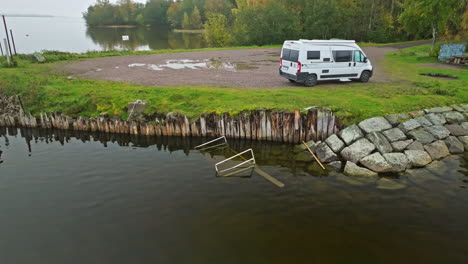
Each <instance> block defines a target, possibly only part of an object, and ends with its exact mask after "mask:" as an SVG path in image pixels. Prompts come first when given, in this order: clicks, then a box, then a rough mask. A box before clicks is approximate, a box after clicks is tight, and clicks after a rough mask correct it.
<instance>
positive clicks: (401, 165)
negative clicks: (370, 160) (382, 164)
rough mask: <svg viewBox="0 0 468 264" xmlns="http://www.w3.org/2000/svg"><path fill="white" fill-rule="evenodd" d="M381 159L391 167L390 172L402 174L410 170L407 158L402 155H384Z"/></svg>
mask: <svg viewBox="0 0 468 264" xmlns="http://www.w3.org/2000/svg"><path fill="white" fill-rule="evenodd" d="M383 157H384V159H385V160H386V161H387V162H388V164H390V166H391V167H392V170H391V171H392V172H403V171H405V170H406V169H409V168H411V163H410V161H409V159H408V157H406V155H405V154H403V153H385V154H383Z"/></svg>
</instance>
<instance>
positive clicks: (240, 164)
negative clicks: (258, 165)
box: [216, 158, 255, 173]
mask: <svg viewBox="0 0 468 264" xmlns="http://www.w3.org/2000/svg"><path fill="white" fill-rule="evenodd" d="M252 161H253V163H252V164H255V161H254V159H253V158H252V159H249V160H246V161H244V162H242V163H239V164H237V165H235V166H233V167H231V168H228V169H225V170H222V171H219V173H222V172H225V171H229V170H232V169H235V168H239V167H240V166H242V165H244V164H246V163H249V162H252ZM216 170H217V169H216Z"/></svg>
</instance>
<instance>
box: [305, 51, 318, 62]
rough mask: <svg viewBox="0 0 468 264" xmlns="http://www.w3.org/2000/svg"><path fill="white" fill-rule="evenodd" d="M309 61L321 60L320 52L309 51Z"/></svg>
mask: <svg viewBox="0 0 468 264" xmlns="http://www.w3.org/2000/svg"><path fill="white" fill-rule="evenodd" d="M307 59H308V60H320V51H307Z"/></svg>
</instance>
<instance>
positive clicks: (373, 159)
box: [359, 152, 392, 173]
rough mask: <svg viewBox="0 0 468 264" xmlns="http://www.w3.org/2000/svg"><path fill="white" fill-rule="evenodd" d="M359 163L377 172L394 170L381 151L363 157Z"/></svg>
mask: <svg viewBox="0 0 468 264" xmlns="http://www.w3.org/2000/svg"><path fill="white" fill-rule="evenodd" d="M359 163H361V164H362V165H364V166H365V167H366V168H368V169H370V170H372V171H375V172H377V173H384V172H390V171H392V166H391V165H390V164H389V163H388V162H387V161H386V160H385V159H384V157H383V156H382V154H380V153H379V152H376V153H373V154H371V155H369V156H367V157H364V158H363V159H361V161H359Z"/></svg>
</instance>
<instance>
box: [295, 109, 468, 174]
mask: <svg viewBox="0 0 468 264" xmlns="http://www.w3.org/2000/svg"><path fill="white" fill-rule="evenodd" d="M467 118H468V105H466V104H465V105H453V106H447V107H445V106H444V107H435V108H431V109H425V110H417V111H411V112H408V113H399V114H390V115H386V116H385V117H374V118H370V119H366V120H364V121H362V122H360V123H359V124H357V125H356V124H354V125H351V126H348V127H347V128H345V129H343V130H341V131H339V132H338V133H337V135H332V136H330V137H328V138H327V139H326V140H325V142H323V143H320V144H318V145H317V147H316V152H317V156H318V157H319V159H320V160H321V161H323V162H325V163H329V165H328V166H329V167H333V168H339V167H341V166H342V164H344V162H346V163H345V166H344V173H345V174H347V175H349V176H364V177H371V176H375V175H377V174H378V173H400V172H404V171H406V170H408V169H410V168H420V167H424V166H427V165H428V164H432V163H431V162H437V160H439V159H442V158H445V157H447V156H450V155H451V154H461V153H463V152H464V151H465V150H467V149H468V120H467ZM301 158H304V157H301ZM340 162H343V163H340Z"/></svg>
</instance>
